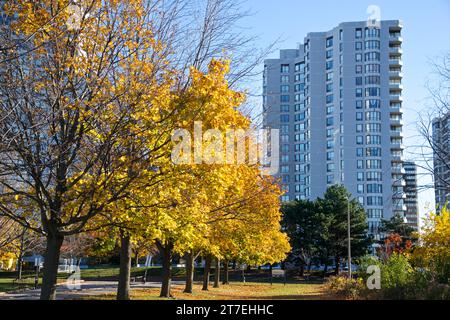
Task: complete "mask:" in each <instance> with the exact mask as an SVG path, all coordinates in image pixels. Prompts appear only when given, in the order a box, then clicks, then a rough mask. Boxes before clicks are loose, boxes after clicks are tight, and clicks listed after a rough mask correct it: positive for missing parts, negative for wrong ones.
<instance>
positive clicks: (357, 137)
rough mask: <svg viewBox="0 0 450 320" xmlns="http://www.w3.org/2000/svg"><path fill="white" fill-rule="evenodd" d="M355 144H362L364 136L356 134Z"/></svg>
mask: <svg viewBox="0 0 450 320" xmlns="http://www.w3.org/2000/svg"><path fill="white" fill-rule="evenodd" d="M356 144H364V137H363V136H356Z"/></svg>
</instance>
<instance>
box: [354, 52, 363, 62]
mask: <svg viewBox="0 0 450 320" xmlns="http://www.w3.org/2000/svg"><path fill="white" fill-rule="evenodd" d="M355 61H356V62H361V61H362V54H361V53H357V54H355Z"/></svg>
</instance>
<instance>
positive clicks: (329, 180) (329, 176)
mask: <svg viewBox="0 0 450 320" xmlns="http://www.w3.org/2000/svg"><path fill="white" fill-rule="evenodd" d="M333 183H334V174H329V175H327V184H333Z"/></svg>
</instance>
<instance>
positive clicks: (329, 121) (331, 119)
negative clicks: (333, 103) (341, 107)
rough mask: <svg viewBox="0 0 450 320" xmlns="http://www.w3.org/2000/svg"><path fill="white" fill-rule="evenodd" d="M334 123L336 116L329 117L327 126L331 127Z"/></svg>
mask: <svg viewBox="0 0 450 320" xmlns="http://www.w3.org/2000/svg"><path fill="white" fill-rule="evenodd" d="M333 124H334V118H333V117H329V118H327V127H330V126H332V125H333Z"/></svg>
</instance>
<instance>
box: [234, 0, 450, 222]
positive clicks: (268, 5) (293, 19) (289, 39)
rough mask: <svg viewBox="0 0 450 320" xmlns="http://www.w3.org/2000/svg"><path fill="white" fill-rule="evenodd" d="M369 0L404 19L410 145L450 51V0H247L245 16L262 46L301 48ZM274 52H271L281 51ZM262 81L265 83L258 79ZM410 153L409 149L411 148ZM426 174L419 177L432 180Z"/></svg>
mask: <svg viewBox="0 0 450 320" xmlns="http://www.w3.org/2000/svg"><path fill="white" fill-rule="evenodd" d="M369 5H377V6H379V7H380V9H381V19H383V20H396V19H400V20H402V21H403V26H404V29H403V39H404V43H403V50H404V56H403V61H404V67H403V70H404V75H405V78H404V82H403V85H404V106H403V108H404V112H405V114H404V122H405V127H404V131H405V146H406V147H408V146H410V145H413V144H417V125H416V123H417V119H418V113H419V112H421V111H423V110H426V108H427V104H428V102H427V101H426V100H427V97H428V96H429V94H428V91H427V89H426V84H427V82H429V81H432V80H433V73H432V67H431V61H436V60H437V59H438V58H439V57H440V56H442V55H443V54H444V53H446V52H450V0H427V1H416V0H414V1H406V0H397V1H394V0H390V1H387V0H371V1H365V0H350V1H348V0H345V1H335V0H333V1H332V0H312V1H310V0H308V1H306V0H277V1H273V0H247V1H246V2H245V3H244V7H247V8H249V9H250V10H251V11H252V13H253V14H252V15H251V16H250V17H247V18H245V19H244V21H242V23H241V25H242V26H243V27H245V28H246V29H245V30H246V32H248V33H249V34H252V35H257V36H258V37H259V38H258V40H257V46H260V47H261V48H264V47H267V46H268V45H270V44H271V43H273V42H274V41H275V40H277V39H280V41H279V42H278V43H277V45H276V48H277V49H280V48H295V47H296V46H297V44H298V43H301V42H302V41H303V38H304V36H305V35H306V34H307V33H308V32H316V31H327V30H330V29H332V28H334V27H335V26H337V25H338V24H339V23H341V22H344V21H360V20H366V19H367V17H368V15H367V13H366V10H367V7H368V6H369ZM277 54H278V53H277V52H274V53H273V54H272V55H271V56H270V57H276V56H277ZM258 85H259V84H258ZM406 151H407V152H406V157H407V158H408V157H411V155H408V149H407V150H406ZM430 179H431V178H430V177H421V178H420V181H419V183H421V184H427V183H430V181H431V180H430ZM419 206H420V211H421V215H423V214H424V213H425V212H426V210H427V208H432V207H434V191H433V190H428V191H424V192H421V193H420V195H419Z"/></svg>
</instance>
